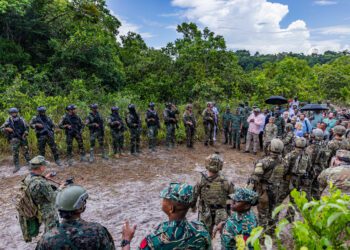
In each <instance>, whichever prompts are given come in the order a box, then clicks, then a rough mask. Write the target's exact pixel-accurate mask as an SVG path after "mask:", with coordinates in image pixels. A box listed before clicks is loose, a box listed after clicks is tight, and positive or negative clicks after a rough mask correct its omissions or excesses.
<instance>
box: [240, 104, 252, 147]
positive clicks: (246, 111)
mask: <svg viewBox="0 0 350 250" xmlns="http://www.w3.org/2000/svg"><path fill="white" fill-rule="evenodd" d="M250 112H251V109H250V108H249V107H248V106H245V107H244V108H243V110H242V114H241V115H242V120H243V127H242V131H241V132H242V133H241V137H242V138H243V144H245V143H246V142H247V134H248V128H249V122H248V121H247V119H248V117H249V115H250Z"/></svg>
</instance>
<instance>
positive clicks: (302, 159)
mask: <svg viewBox="0 0 350 250" xmlns="http://www.w3.org/2000/svg"><path fill="white" fill-rule="evenodd" d="M309 166H311V159H310V157H309V156H308V154H306V152H305V151H302V153H301V154H299V155H298V157H297V159H296V161H295V163H294V166H293V169H292V173H293V174H295V175H305V174H307V173H308V170H309Z"/></svg>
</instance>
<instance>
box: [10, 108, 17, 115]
mask: <svg viewBox="0 0 350 250" xmlns="http://www.w3.org/2000/svg"><path fill="white" fill-rule="evenodd" d="M12 113H18V109H17V108H10V109H9V114H12Z"/></svg>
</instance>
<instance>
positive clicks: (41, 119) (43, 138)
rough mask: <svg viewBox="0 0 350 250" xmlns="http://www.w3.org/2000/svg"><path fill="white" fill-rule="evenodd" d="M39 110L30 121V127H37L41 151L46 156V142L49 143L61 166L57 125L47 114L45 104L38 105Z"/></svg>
mask: <svg viewBox="0 0 350 250" xmlns="http://www.w3.org/2000/svg"><path fill="white" fill-rule="evenodd" d="M37 111H38V115H37V116H34V117H33V118H32V120H31V121H30V127H31V128H33V129H35V133H36V138H37V139H38V148H39V153H40V155H42V156H44V157H45V147H46V144H48V145H49V147H50V148H51V152H52V154H53V157H54V160H55V162H56V164H57V166H59V167H60V166H61V165H62V164H61V161H60V159H59V155H58V150H57V146H56V143H55V132H54V128H55V127H56V125H55V124H54V123H53V121H52V120H51V118H50V117H48V116H47V115H46V108H45V107H44V106H40V107H38V108H37Z"/></svg>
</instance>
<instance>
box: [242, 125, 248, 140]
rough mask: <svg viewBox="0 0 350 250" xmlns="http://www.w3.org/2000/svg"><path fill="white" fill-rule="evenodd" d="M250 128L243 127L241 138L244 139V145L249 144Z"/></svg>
mask: <svg viewBox="0 0 350 250" xmlns="http://www.w3.org/2000/svg"><path fill="white" fill-rule="evenodd" d="M247 134H248V127H246V126H243V128H242V131H241V138H243V143H246V142H247Z"/></svg>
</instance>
